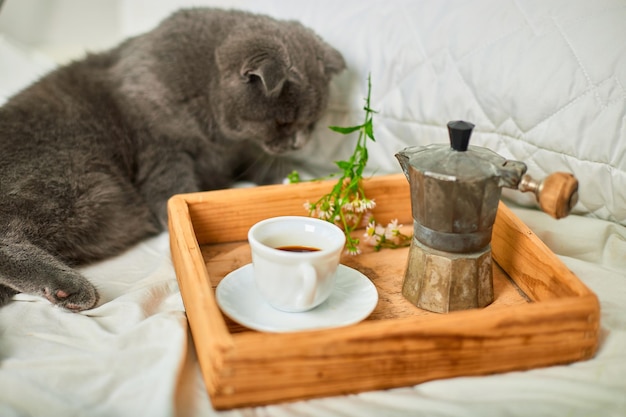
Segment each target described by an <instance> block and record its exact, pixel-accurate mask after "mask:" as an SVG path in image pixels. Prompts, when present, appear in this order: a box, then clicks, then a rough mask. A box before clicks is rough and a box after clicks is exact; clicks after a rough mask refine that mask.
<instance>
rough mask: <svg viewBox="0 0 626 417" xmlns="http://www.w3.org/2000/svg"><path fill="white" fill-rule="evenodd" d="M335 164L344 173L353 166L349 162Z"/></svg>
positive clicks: (336, 162)
mask: <svg viewBox="0 0 626 417" xmlns="http://www.w3.org/2000/svg"><path fill="white" fill-rule="evenodd" d="M335 164H337V166H338V167H339V169H341V170H344V171H345V170H347V169H350V168H352V164H351V163H350V162H348V161H335Z"/></svg>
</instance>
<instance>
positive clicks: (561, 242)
mask: <svg viewBox="0 0 626 417" xmlns="http://www.w3.org/2000/svg"><path fill="white" fill-rule="evenodd" d="M161 3H162V4H165V3H166V6H164V7H165V9H167V8H169V7H171V6H172V4H174V3H173V2H171V1H165V2H161ZM243 3H246V2H245V1H238V2H237V4H243ZM247 3H249V2H247ZM275 3H276V2H267V3H263V6H262V5H261V4H260V3H259V4H257V7H258V8H261V7H265V8H266V9H268V10H270V9H271V10H273V11H275V12H276V14H281V13H283V14H285V13H286V14H288V13H295V12H294V10H295V6H287V5H286V4H287V3H284V4H285V5H286V6H285V8H283V9H281V8H279V7H277V6H275V5H274V4H275ZM426 3H428V2H424V3H420V4H426ZM583 3H584V2H578V3H576V4H577V5H578V6H579V7H578V9H576V8H575V7H573V8H572V9H573V10H578V11H580V6H581V4H583ZM608 3H610V2H608ZM132 4H134V6H133V5H130V6H128V4H127V7H129V8H131V9H133V8H141V7H147V6H146V5H145V4H142V2H140V1H137V2H135V3H132ZM353 4H354V3H353ZM475 4H476V3H475ZM480 4H483V5H484V2H481V3H480ZM494 4H495V3H494ZM498 4H505V3H503V2H501V3H498ZM506 4H507V5H508V6H507V7H509V6H510V7H511V8H514V9H516V10H517V9H520V8H519V7H517V6H511V5H512V4H513V3H511V4H509V3H506ZM542 4H546V3H542ZM528 5H529V3H524V6H528ZM492 6H493V5H492ZM607 7H608V6H607ZM522 8H523V7H522ZM156 9H159V8H158V7H156ZM313 9H314V7H313V6H309V8H308V9H307V11H308V12H310V14H309V15H307V16H309V17H308V22H307V23H308V24H311V25H317V26H318V28H317V29H321V30H323V27H324V21H323V19H321V18H320V17H319V15H318V17H317V18H315V13H314V10H313ZM271 10H270V11H271ZM364 10H365V9H361V10H360V11H364ZM564 10H565V9H564ZM357 11H359V10H357ZM563 13H565V12H563ZM572 13H573V12H572ZM598 13H599V12H598ZM131 14H132V13H131ZM343 15H344V17H345V16H347V15H349V14H348V13H343ZM356 15H358V13H357V14H356ZM442 18H443V17H442ZM554 19H555V21H557V20H558V19H557V18H556V17H555V18H554ZM129 21H130V20H129ZM152 21H153V20H151V19H147V20H146V22H152ZM531 21H533V22H534V23H536V24H537V22H539V23H540V22H544V23H545V21H546V20H545V19H544V20H542V19H540V18H538V20H532V19H531ZM139 23H140V26H141V22H139ZM146 24H148V23H146ZM324 33H325V35H327V36H331V37H332V36H335V37H336V41H337V43H341V42H340V40H341V39H342V38H341V36H340V35H341V30H340V28H335V29H332V30H331V29H328V28H327V30H326V32H324ZM352 34H353V35H354V36H357V33H356V32H353V33H352ZM333 43H335V42H333ZM16 45H17V44H15V43H14V42H12V41H10V40H9V39H6V38H4V41H3V38H0V59H1V61H0V62H2V65H1V66H0V74H1V75H2V76H0V102H2V101H3V98H6V96H7V95H8V94H11V93H13V92H15V91H17V90H18V89H19V88H21V86H23V85H24V83H25V82H26V80H28V79H33V77H36V76H37V75H39V74H41V73H42V72H43V71H45V70H47V69H48V68H50V67H51V63H50V62H49V61H46V60H45V59H42V58H41V57H40V56H39V55H36V54H35V55H33V53H32V51H30V50H26V49H22V48H20V47H18V46H16ZM340 46H341V47H342V48H344V50H343V51H342V52H344V53H345V54H346V56H347V58H348V60H349V62H350V63H351V64H352V65H353V66H354V65H356V66H357V67H356V70H355V69H354V68H353V69H352V72H351V73H350V74H351V75H350V76H351V77H352V78H349V79H347V78H342V79H340V80H339V81H338V83H339V84H337V85H335V86H334V87H333V88H341V87H342V86H343V87H346V86H345V85H343V84H341V83H346V80H351V81H350V82H351V83H357V84H358V83H360V82H361V80H362V75H364V74H365V73H366V72H367V67H366V66H365V64H363V62H364V61H363V60H366V59H367V57H366V56H363V55H362V54H359V53H357V52H354V51H349V50H346V49H345V48H346V47H347V44H346V43H343V44H341V45H340ZM379 52H380V51H379ZM394 56H395V55H390V56H389V57H388V58H389V59H392V58H393V57H394ZM620 56H621V55H620ZM360 64H363V65H360ZM440 64H441V63H440ZM359 65H360V66H359ZM442 65H443V64H442ZM381 68H382V67H381ZM440 68H444V67H440ZM620 68H621V67H620ZM620 71H622V70H620ZM620 71H616V74H617V75H619V74H621V73H622V72H620ZM379 74H380V72H379ZM439 75H440V76H442V77H443V76H444V75H446V74H439ZM609 78H610V79H611V80H619V79H620V78H619V77H617V76H614V77H609ZM389 80H391V81H394V82H397V81H398V80H397V79H396V80H393V79H392V77H390V79H389ZM389 80H385V79H383V78H382V77H380V76H379V78H377V79H376V81H375V86H381V85H385V84H384V83H385V82H386V81H389ZM392 84H393V83H392ZM379 88H380V87H379ZM442 88H443V87H442ZM348 90H349V91H352V94H351V96H350V98H348V99H345V97H344V98H343V99H342V98H341V97H338V96H336V97H335V101H334V104H333V105H334V106H336V107H334V108H333V109H331V110H332V111H334V112H335V113H336V115H335V116H336V117H335V118H334V119H333V117H330V119H329V120H338V119H337V117H339V119H341V117H343V118H344V119H345V118H346V114H348V116H350V115H351V116H355V115H357V114H358V107H359V105H360V104H361V101H360V100H361V97H362V94H361V93H362V90H359V88H355V87H349V88H348ZM3 96H4V97H3ZM413 98H415V97H414V96H411V95H408V96H407V97H406V98H405V99H406V100H407V103H408V102H409V101H410V100H409V99H413ZM431 98H432V97H431ZM342 100H343V101H342ZM616 100H617V99H615V100H614V101H611V102H610V103H609V102H607V103H605V105H606V108H609V109H610V108H615V103H617V101H616ZM347 101H349V102H350V103H348V107H350V109H348V110H346V108H345V105H346V102H347ZM352 102H354V103H352ZM355 103H356V104H355ZM352 104H354V105H352ZM409 104H410V103H408V104H407V108H406V109H407V112H408V113H407V114H405V115H400V116H401V117H400V116H398V115H395V114H394V111H396V110H397V109H398V108H397V107H394V106H391V107H389V106H387V105H385V106H383V108H382V109H381V114H380V119H378V120H379V123H377V124H376V125H375V126H376V127H377V129H379V130H377V134H378V133H380V134H381V136H380V137H385V136H386V135H390V136H391V139H390V140H391V143H392V144H393V146H399V145H401V144H402V141H401V139H402V137H403V135H404V134H406V135H409V136H410V135H416V137H419V138H424V137H425V135H426V136H427V135H428V134H429V132H430V133H432V134H433V135H435V134H439V133H441V132H442V131H443V129H444V127H443V125H441V123H439V122H440V120H438V119H437V120H435V119H434V118H431V119H428V118H429V117H433V116H432V115H426V118H425V119H424V120H422V119H420V120H417V119H419V117H420V115H417V114H413V113H411V112H412V111H413V110H414V109H413V108H412V107H411V106H410V105H409ZM611 106H613V107H611ZM600 107H602V106H600ZM354 109H356V110H354ZM598 114H600V113H598ZM411 117H413V118H414V119H415V120H414V119H411ZM446 120H447V119H446ZM404 122H406V123H404ZM403 123H404V124H403ZM429 123H431V124H429ZM625 125H626V124H625ZM503 126H504V127H503ZM594 126H595V125H594ZM508 128H509V127H507V125H506V123H505V124H504V125H502V126H496V127H495V128H494V130H493V131H492V132H491V133H490V132H487V131H485V132H482V136H481V135H479V139H480V140H483V141H484V142H481V143H484V144H485V145H488V146H491V145H490V144H494V145H496V146H498V144H499V143H500V142H497V141H495V139H494V138H495V137H500V136H504V137H505V140H504V142H507V141H509V142H507V143H512V144H513V145H512V146H513V150H512V151H511V154H512V156H516V153H515V152H522V151H524V150H526V151H528V149H529V148H527V147H525V146H526V145H524V143H525V141H529V143H530V142H532V140H533V139H537V137H533V136H532V135H519V136H518V137H515V139H516V140H518V141H519V143H518V142H517V141H513V140H511V137H513V136H515V134H513V135H512V136H511V134H510V133H511V132H509V131H508V130H507V129H508ZM595 128H596V129H598V127H597V126H595ZM557 131H558V129H557V130H554V132H557ZM554 132H553V133H554ZM535 133H536V131H535ZM607 136H610V135H607ZM625 137H626V136H624V133H623V132H622V133H619V132H618V133H617V136H611V137H603V136H602V135H599V136H597V137H593V138H592V140H593V141H594V142H593V143H595V144H602V145H603V146H609V145H610V143H612V142H614V141H618V142H619V141H621V142H620V143H623V141H624V138H625ZM420 140H421V139H420ZM383 142H384V141H383ZM387 143H389V142H387ZM520 143H521V144H522V145H521V146H519V147H518V148H515V146H518V145H519V144H520ZM531 145H532V143H531ZM583 145H584V144H583ZM583 145H581V144H580V143H578V145H577V146H578V149H576V150H575V151H576V152H579V153H576V152H573V153H572V154H570V155H568V158H570V159H571V160H570V161H567V162H566V163H563V164H562V165H564V166H571V167H573V168H577V167H581V166H583V167H584V166H585V165H582V164H578V162H577V160H578V159H580V158H582V157H585V156H586V155H585V154H584V152H582V151H583V150H584V146H583ZM528 146H530V145H528ZM620 146H621V145H620ZM620 149H622V148H620ZM339 151H340V150H337V149H335V150H333V152H339ZM500 151H501V152H503V151H504V152H508V151H506V150H505V149H504V150H503V149H500ZM385 152H386V154H389V152H387V151H386V150H385V149H384V148H383V149H381V148H373V150H372V151H371V153H372V154H373V155H384V154H385ZM529 152H530V151H529ZM580 152H582V153H580ZM530 154H532V155H537V154H538V155H539V159H537V161H539V162H537V161H535V160H533V161H531V162H532V164H531V168H532V167H534V168H537V166H536V165H537V164H540V163H544V164H545V163H546V162H545V161H543V162H541V155H542V154H541V149H539V150H537V151H536V153H535V152H534V151H533V152H531V153H530ZM517 155H518V157H520V156H519V154H517ZM581 155H582V156H581ZM0 157H1V154H0ZM520 158H521V157H520ZM390 159H391V157H390V156H389V155H387V157H386V159H384V160H378V161H374V162H376V163H378V165H379V166H380V170H381V172H382V171H385V170H390V169H391V168H389V167H390V166H391V165H390V162H389V160H390ZM559 161H560V162H563V161H562V160H561V159H559ZM620 163H623V161H618V163H615V164H614V165H615V166H610V167H608V168H607V169H606V170H605V171H606V172H608V173H609V174H607V175H609V178H610V174H611V173H612V174H615V175H616V178H617V176H619V178H626V174H625V173H624V171H623V170H622V168H620V167H621V166H622V165H619V164H620ZM385 167H387V168H385ZM308 168H311V169H313V168H318V169H327V166H324V164H320V165H319V166H315V162H313V163H312V164H311V166H309V167H308ZM544 168H545V166H544ZM537 169H538V171H539V172H542V169H540V168H537ZM606 172H605V174H606ZM585 173H586V171H584V170H583V169H581V170H579V171H578V172H577V175H578V176H579V177H580V176H583V175H586V174H585ZM584 180H585V183H586V184H589V185H590V187H592V188H598V187H601V186H602V185H603V184H602V183H601V182H599V181H598V180H597V178H596V179H595V180H594V178H593V174H591V173H590V174H589V175H588V177H585V178H584ZM594 181H595V182H594ZM620 181H621V180H620ZM615 184H617V185H619V181H617V180H616V181H615ZM588 189H589V188H587V190H588ZM611 193H613V194H614V195H615V198H613V199H611V201H609V203H610V204H609V206H610V207H609V208H607V209H606V210H604V209H597V210H596V209H593V210H585V208H586V207H582V208H580V209H579V212H580V213H581V214H585V215H587V217H583V216H582V215H575V216H570V217H568V218H566V219H563V220H560V221H555V220H552V219H550V218H549V217H548V216H546V215H545V214H543V213H540V212H538V211H535V210H534V209H529V208H522V207H516V208H514V212H515V213H516V214H517V215H518V216H520V218H521V219H522V220H523V221H525V222H526V223H527V224H528V225H529V226H530V227H531V229H532V230H533V231H534V232H535V233H536V234H537V235H538V236H539V237H540V238H541V239H543V240H544V241H545V242H546V244H547V245H548V246H549V247H550V248H551V249H552V250H553V251H554V252H555V253H556V254H557V255H558V256H559V257H560V258H561V259H562V260H563V262H564V263H565V264H566V265H567V266H568V267H569V268H570V269H571V270H572V271H573V272H574V273H575V274H576V275H577V276H578V277H580V278H581V280H582V281H583V282H584V283H585V284H587V285H588V286H589V287H590V288H591V290H593V291H594V292H595V293H596V294H597V295H598V298H599V300H600V304H601V309H602V315H601V326H602V331H601V345H600V349H599V351H598V353H597V355H596V356H595V357H594V358H593V359H591V360H588V361H584V362H577V363H574V364H570V365H564V366H553V367H547V368H541V369H534V370H530V371H525V372H511V373H505V374H498V375H491V376H484V377H472V378H453V379H447V380H438V381H431V382H427V383H423V384H419V385H416V386H411V387H405V388H397V389H392V390H381V391H374V392H365V393H360V394H355V395H346V396H337V397H329V398H321V399H315V400H309V401H299V402H294V403H285V404H277V405H272V406H267V407H258V408H246V409H237V410H231V411H225V412H217V411H215V410H213V408H212V407H211V404H210V401H209V399H208V397H207V394H206V391H205V387H204V384H203V381H202V378H201V375H200V372H199V368H198V364H197V360H196V358H195V354H194V348H193V344H192V343H191V336H190V334H189V330H188V327H187V322H186V318H185V313H184V306H183V303H182V300H181V297H180V293H179V290H178V286H177V283H176V277H175V274H174V271H173V267H172V263H171V258H170V253H169V242H168V235H167V233H163V234H161V235H159V236H157V237H154V238H152V239H148V240H146V241H145V242H142V243H141V244H139V245H137V246H136V247H134V248H132V249H131V250H129V251H128V252H126V253H124V254H123V255H121V256H118V257H116V258H114V259H111V260H107V261H104V262H100V263H98V264H96V265H92V266H90V267H88V268H85V269H84V273H85V274H86V275H87V276H88V277H89V278H90V279H91V280H92V281H93V282H94V283H95V284H96V285H97V287H98V288H99V290H100V292H101V295H102V301H101V302H100V304H99V305H98V307H96V308H94V309H92V310H89V311H86V312H82V313H78V314H77V313H70V312H68V311H65V310H62V309H59V308H56V307H53V306H51V305H50V304H49V303H48V302H47V301H46V300H44V299H40V298H37V297H32V296H25V295H17V296H16V297H15V299H14V302H12V303H10V304H9V305H8V306H6V307H4V308H1V309H0V416H2V417H5V416H6V417H12V416H46V417H55V416H103V417H104V416H115V417H124V416H150V417H158V416H182V417H187V416H189V417H192V416H193V417H196V416H197V417H200V416H221V415H224V416H275V417H286V416H346V417H351V416H355V417H356V416H359V417H362V416H365V417H369V416H372V417H374V416H376V417H378V416H407V415H426V416H503V415H506V416H609V417H612V416H615V417H617V416H626V229H625V228H624V226H623V225H620V223H619V222H618V221H616V222H612V221H609V220H606V219H600V218H592V217H593V216H596V217H604V218H611V216H613V217H618V215H619V214H620V213H623V212H624V210H626V208H625V207H622V206H620V204H618V203H619V201H622V200H623V198H624V195H625V194H624V190H623V189H619V188H612V189H608V191H607V190H606V189H605V190H603V191H602V193H600V194H601V195H611ZM600 194H597V195H600ZM587 196H588V194H585V197H587ZM620 199H621V200H620ZM589 201H590V204H589V207H591V206H592V204H591V203H593V200H592V199H591V200H589ZM592 208H593V207H592ZM622 221H623V220H622Z"/></svg>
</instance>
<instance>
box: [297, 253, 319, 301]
mask: <svg viewBox="0 0 626 417" xmlns="http://www.w3.org/2000/svg"><path fill="white" fill-rule="evenodd" d="M300 274H301V276H302V292H301V293H300V295H299V296H298V299H297V300H296V304H297V306H298V308H309V307H311V306H312V305H313V302H314V301H315V293H316V292H317V271H316V270H315V268H314V267H313V265H311V264H308V263H303V264H300Z"/></svg>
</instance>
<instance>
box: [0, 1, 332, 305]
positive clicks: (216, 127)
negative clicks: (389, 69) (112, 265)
mask: <svg viewBox="0 0 626 417" xmlns="http://www.w3.org/2000/svg"><path fill="white" fill-rule="evenodd" d="M343 68H344V61H343V58H342V57H341V55H340V54H339V53H338V52H337V51H336V50H334V49H333V48H331V47H330V46H328V45H327V44H325V43H324V42H323V41H322V40H321V39H320V38H319V37H317V36H316V35H315V34H314V33H313V32H312V31H310V30H309V29H306V28H304V27H303V26H302V25H300V24H298V23H296V22H287V21H277V20H273V19H271V18H269V17H264V16H258V15H252V14H248V13H243V12H235V11H222V10H216V9H190V10H183V11H180V12H178V13H175V14H174V15H172V16H171V17H170V18H168V19H166V20H164V21H163V22H162V23H161V24H160V25H159V26H158V27H157V28H156V29H154V30H153V31H151V32H148V33H147V34H144V35H141V36H138V37H135V38H131V39H129V40H127V41H126V42H124V43H122V44H121V45H120V46H119V47H117V48H115V49H112V50H110V51H106V52H103V53H100V54H92V55H88V56H87V57H86V58H85V59H83V60H81V61H77V62H74V63H71V64H69V65H68V66H65V67H62V68H60V69H58V70H56V71H54V72H52V73H50V74H49V75H47V76H46V77H44V78H42V79H41V80H39V81H38V82H36V83H35V84H33V85H32V86H30V87H29V88H27V89H25V90H24V91H22V92H21V93H19V94H17V95H16V96H14V97H13V98H12V99H10V100H9V101H8V102H7V103H6V104H5V105H4V106H3V107H2V108H0V147H1V152H2V153H1V154H0V181H1V183H0V305H2V304H5V303H6V302H8V301H9V300H10V298H11V297H12V296H13V295H14V294H15V293H18V292H24V293H30V294H35V295H39V296H43V297H46V298H47V299H48V300H50V301H51V302H52V303H54V304H57V305H59V306H62V307H65V308H68V309H71V310H75V311H78V310H84V309H89V308H91V307H93V306H95V305H96V304H97V302H98V293H97V291H96V289H95V288H94V286H93V285H92V284H91V283H89V282H88V281H87V280H86V279H85V278H84V277H83V276H82V275H81V274H80V273H79V272H77V271H76V270H75V269H74V267H76V266H79V265H84V264H86V263H89V262H92V261H95V260H99V259H103V258H106V257H110V256H113V255H115V254H118V253H120V252H121V251H123V250H124V249H127V248H128V247H130V246H131V245H133V244H135V243H137V242H139V241H140V240H142V239H144V238H146V237H148V236H151V235H154V234H156V233H158V232H159V231H161V230H163V229H164V228H165V227H166V225H167V212H166V203H167V200H168V198H169V197H170V196H172V195H173V194H176V193H183V192H194V191H199V190H212V189H218V188H224V187H228V186H229V185H231V184H232V183H233V182H234V181H236V180H249V181H254V182H257V183H261V184H264V183H271V182H276V181H277V180H280V179H281V178H283V176H284V175H285V174H286V171H285V169H286V168H287V167H286V165H285V164H284V163H281V162H280V161H282V159H281V158H280V156H281V155H283V154H284V153H286V152H289V151H291V150H294V149H298V148H301V147H302V146H303V145H304V144H305V143H306V138H307V133H308V132H309V131H310V130H311V129H312V126H313V124H314V123H315V122H316V121H317V120H318V119H319V118H320V116H321V113H322V111H323V110H324V108H325V106H326V104H327V97H328V84H329V80H330V77H331V76H332V75H333V74H336V73H338V72H339V71H341V70H342V69H343Z"/></svg>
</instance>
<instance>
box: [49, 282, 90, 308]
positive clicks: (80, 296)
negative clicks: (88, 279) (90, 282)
mask: <svg viewBox="0 0 626 417" xmlns="http://www.w3.org/2000/svg"><path fill="white" fill-rule="evenodd" d="M43 296H44V297H45V298H46V299H47V300H48V301H50V302H51V303H52V304H55V305H57V306H59V307H63V308H66V309H68V310H71V311H83V310H89V309H90V308H93V307H95V306H96V304H97V303H98V299H99V296H98V292H97V291H96V289H95V288H94V287H93V286H89V287H86V288H80V289H74V290H73V291H70V290H65V289H61V288H55V289H52V288H48V287H46V288H44V290H43Z"/></svg>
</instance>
